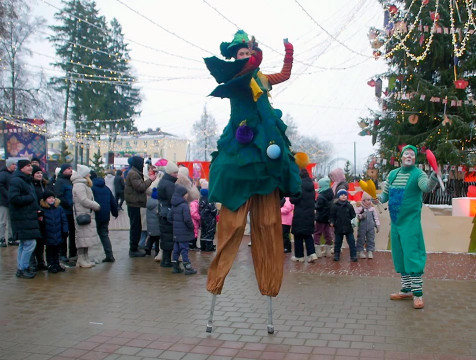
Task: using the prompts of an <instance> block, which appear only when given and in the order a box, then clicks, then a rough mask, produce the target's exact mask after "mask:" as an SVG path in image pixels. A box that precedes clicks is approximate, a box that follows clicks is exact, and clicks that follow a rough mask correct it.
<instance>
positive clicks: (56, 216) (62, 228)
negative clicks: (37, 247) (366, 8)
mask: <svg viewBox="0 0 476 360" xmlns="http://www.w3.org/2000/svg"><path fill="white" fill-rule="evenodd" d="M59 204H60V200H59V199H57V198H56V197H55V194H54V192H52V191H49V190H46V191H45V192H44V193H43V198H42V199H41V200H40V206H41V208H42V210H43V224H42V225H43V226H42V228H43V234H44V239H45V244H46V262H47V264H48V272H49V273H53V274H55V273H57V272H59V271H61V272H62V271H64V268H63V267H62V266H61V265H60V262H59V257H60V247H61V244H62V243H63V241H64V240H63V239H65V238H67V237H68V219H67V218H66V213H65V212H64V210H63V208H62V207H61V206H59Z"/></svg>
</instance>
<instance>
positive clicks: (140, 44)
mask: <svg viewBox="0 0 476 360" xmlns="http://www.w3.org/2000/svg"><path fill="white" fill-rule="evenodd" d="M41 1H43V2H44V3H45V4H47V5H49V6H51V7H53V8H55V9H57V10H58V11H61V12H65V13H67V14H69V15H71V16H72V17H74V18H75V19H77V20H78V21H80V22H84V23H85V24H88V25H90V26H92V27H94V28H96V29H98V30H100V31H102V32H103V33H104V34H106V35H109V32H108V30H107V29H104V28H102V27H100V26H97V25H95V24H92V23H90V22H89V21H87V20H85V19H82V18H80V17H78V16H76V15H74V14H72V13H70V12H67V11H64V10H63V9H61V8H59V7H57V6H55V5H53V4H51V3H49V2H48V1H46V0H41ZM124 40H127V41H128V42H130V43H133V44H136V45H139V46H142V47H144V48H146V49H149V50H153V51H156V52H159V53H163V54H166V55H169V56H173V57H177V58H181V59H184V60H189V61H194V62H199V63H201V61H200V60H197V59H194V58H189V57H186V56H181V55H177V54H173V53H169V52H167V51H165V50H162V49H157V48H154V47H152V46H149V45H146V44H142V43H140V42H138V41H135V40H132V39H129V38H126V37H124ZM75 45H76V46H83V47H85V48H87V49H89V50H91V51H94V50H95V49H91V48H88V47H86V46H84V45H81V44H75ZM96 51H102V50H99V49H96ZM106 54H108V55H111V56H117V55H114V54H110V53H106ZM124 61H125V60H124ZM127 61H129V60H127Z"/></svg>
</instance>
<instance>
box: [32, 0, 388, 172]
mask: <svg viewBox="0 0 476 360" xmlns="http://www.w3.org/2000/svg"><path fill="white" fill-rule="evenodd" d="M35 1H36V2H33V9H32V10H33V14H35V15H38V16H42V17H44V18H45V19H46V21H47V24H48V25H51V24H54V17H53V15H54V13H55V12H57V11H58V10H57V8H62V4H61V1H60V0H35ZM97 7H98V9H99V11H100V14H101V15H104V16H105V17H106V19H107V20H108V21H110V20H111V19H112V18H113V17H115V18H117V19H118V21H119V22H120V24H121V25H122V27H123V33H124V35H125V38H126V41H127V42H128V43H129V49H130V55H131V58H132V61H131V65H132V67H133V68H134V72H135V75H136V76H137V78H138V86H139V87H140V88H141V92H142V96H143V103H142V114H141V116H140V117H139V118H138V119H137V120H136V125H137V127H138V128H139V129H140V130H146V129H147V128H155V127H160V128H161V129H162V130H164V131H166V132H170V133H173V134H176V135H178V136H182V137H187V138H192V137H193V134H192V124H193V123H194V122H195V121H196V120H198V119H199V118H200V116H201V114H202V112H203V108H204V106H206V107H207V110H208V112H209V113H210V114H211V115H212V116H214V117H215V119H216V121H217V123H218V125H219V132H221V130H222V129H223V127H224V126H225V125H226V123H227V121H228V117H229V112H230V108H229V101H228V100H227V99H217V98H211V97H208V96H207V95H208V94H209V93H210V92H211V91H212V90H213V89H214V88H215V86H216V85H217V84H216V82H215V81H214V79H213V78H212V77H211V76H210V74H209V73H208V71H207V69H206V67H205V65H204V63H203V57H208V56H212V55H217V56H220V54H219V45H220V43H221V42H222V41H227V42H229V41H231V40H232V38H233V34H234V33H235V32H236V30H238V29H243V30H245V31H246V32H247V33H248V34H250V35H255V37H256V40H257V42H258V43H259V45H260V47H261V49H262V50H263V62H262V65H261V69H262V71H263V73H265V74H266V73H274V72H279V71H280V70H281V67H282V61H283V58H284V47H283V38H288V39H289V41H290V42H291V43H292V44H293V45H294V49H295V52H294V66H293V72H292V76H291V79H290V80H288V81H286V82H285V83H282V84H279V85H276V86H275V87H274V88H273V90H272V92H271V95H272V99H271V101H272V103H273V106H274V107H275V108H279V109H281V110H282V111H283V113H284V114H289V115H291V116H292V117H293V118H294V120H295V123H296V124H297V126H298V132H299V133H301V134H305V135H309V136H315V137H317V138H318V139H319V140H322V141H330V142H331V143H332V144H333V145H334V153H333V155H332V158H335V157H343V158H348V159H349V160H351V161H353V158H354V155H353V150H354V141H355V142H356V145H357V146H356V148H357V166H358V170H360V169H361V167H362V165H363V163H364V162H365V160H366V158H367V156H368V155H369V154H370V153H371V152H373V151H374V148H373V147H372V145H371V138H370V136H365V137H361V136H358V132H359V131H360V128H359V127H358V125H357V122H358V119H359V117H360V116H366V115H367V114H368V113H369V112H368V108H373V109H376V108H377V107H378V105H377V102H376V101H375V97H374V89H373V88H371V87H369V86H368V85H367V81H368V80H369V79H371V78H373V77H374V75H375V74H377V73H380V72H383V71H385V69H386V67H385V63H384V61H383V60H378V61H376V60H374V59H373V57H372V49H371V47H370V45H369V41H368V39H367V33H368V30H369V27H371V26H376V27H380V28H381V27H382V21H383V10H382V7H381V6H380V4H379V3H378V1H376V0H350V1H349V0H334V1H330V2H329V1H322V0H274V1H271V0H269V1H264V0H254V1H253V0H241V1H224V0H188V1H185V0H182V1H181V0H178V1H158V0H155V1H153V0H134V1H131V0H97ZM323 29H325V31H327V33H326V32H325V31H324V30H323ZM44 31H45V32H47V33H51V30H49V29H45V30H44ZM42 36H44V35H42ZM336 39H337V40H336ZM31 48H32V49H33V50H34V51H35V52H36V53H39V54H43V55H48V56H54V50H53V48H52V47H51V45H50V44H49V43H48V42H47V41H41V39H35V41H34V42H32V44H31ZM167 53H168V54H167ZM169 54H170V55H169ZM172 55H173V56H172ZM52 61H53V60H52V59H51V58H48V57H46V56H42V55H38V54H34V57H33V58H32V59H29V60H27V63H31V64H35V65H36V66H38V65H40V66H42V67H43V68H44V71H45V73H47V74H48V75H57V76H58V75H60V73H58V72H57V71H58V70H54V68H53V67H52V66H51V65H49V64H50V63H51V62H52ZM339 165H340V166H343V163H340V164H339Z"/></svg>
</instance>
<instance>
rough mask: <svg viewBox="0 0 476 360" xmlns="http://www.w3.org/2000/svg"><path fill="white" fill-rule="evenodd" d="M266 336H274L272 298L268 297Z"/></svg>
mask: <svg viewBox="0 0 476 360" xmlns="http://www.w3.org/2000/svg"><path fill="white" fill-rule="evenodd" d="M268 300H269V301H268V334H274V325H273V298H272V297H271V296H268Z"/></svg>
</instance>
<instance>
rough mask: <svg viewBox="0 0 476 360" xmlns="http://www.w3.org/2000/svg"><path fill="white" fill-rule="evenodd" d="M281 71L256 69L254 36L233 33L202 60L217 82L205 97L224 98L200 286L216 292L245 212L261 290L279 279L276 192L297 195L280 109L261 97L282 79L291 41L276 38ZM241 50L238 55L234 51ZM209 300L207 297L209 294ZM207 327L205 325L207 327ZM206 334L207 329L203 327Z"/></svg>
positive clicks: (275, 288)
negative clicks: (210, 230) (208, 253)
mask: <svg viewBox="0 0 476 360" xmlns="http://www.w3.org/2000/svg"><path fill="white" fill-rule="evenodd" d="M284 47H285V53H286V55H285V57H284V65H283V68H282V71H281V72H280V73H277V74H271V75H264V74H263V73H261V71H260V70H259V65H260V63H261V60H262V52H261V50H260V49H259V48H258V47H257V44H256V42H255V41H254V37H252V38H251V40H250V39H249V38H248V35H247V34H246V33H245V32H244V31H242V30H240V31H238V32H237V33H236V34H235V36H234V38H233V40H232V42H229V43H228V42H223V43H222V44H221V45H220V51H221V53H222V55H223V56H224V57H225V58H227V59H231V58H234V59H235V60H234V61H225V60H221V59H218V58H217V57H210V58H206V59H204V60H205V64H206V66H207V68H208V69H209V71H210V73H211V74H212V76H213V77H214V78H215V79H216V81H217V82H218V83H219V84H221V85H219V86H218V87H217V88H215V90H213V92H212V93H211V94H210V95H211V96H216V97H221V98H229V99H230V106H231V115H230V120H229V122H228V124H227V126H226V127H225V129H224V131H223V134H222V135H221V137H220V139H219V140H218V143H217V151H215V152H214V153H212V162H211V165H210V183H209V198H210V201H213V202H220V203H221V204H222V207H221V210H220V221H219V222H218V232H217V235H218V248H217V254H216V256H215V258H214V260H213V262H212V263H211V265H210V268H209V271H208V283H207V290H208V291H210V292H211V293H213V294H220V293H221V291H222V288H223V284H224V281H225V277H226V275H227V274H228V272H229V271H230V269H231V266H232V264H233V260H234V258H235V256H236V254H237V252H238V248H239V246H240V244H241V240H242V237H243V233H244V229H245V225H246V216H247V214H248V212H250V217H251V228H252V236H253V245H252V247H251V252H252V256H253V263H254V268H255V273H256V278H257V281H258V286H259V289H260V291H261V293H262V294H263V295H268V296H276V295H277V294H278V292H279V289H280V287H281V282H282V276H283V261H284V248H283V241H282V227H281V212H280V193H281V196H282V195H286V196H289V195H297V194H299V193H300V189H301V180H300V177H299V168H298V166H297V164H296V162H295V159H294V156H293V154H292V153H291V150H290V145H291V143H290V141H289V140H288V138H287V137H286V135H285V131H286V128H287V126H286V124H285V123H284V122H283V121H282V120H281V115H282V112H281V111H280V110H278V109H274V108H273V107H272V106H271V104H270V103H269V100H268V92H269V91H270V90H271V87H272V85H275V84H278V83H281V82H283V81H285V80H287V79H289V77H290V74H291V69H292V62H293V46H292V45H291V44H290V43H289V42H288V41H287V40H284ZM242 53H244V54H245V55H244V56H241V54H242ZM214 299H215V298H214ZM207 331H208V329H207ZM210 331H211V330H210Z"/></svg>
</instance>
